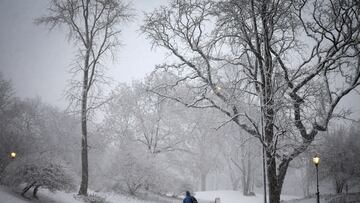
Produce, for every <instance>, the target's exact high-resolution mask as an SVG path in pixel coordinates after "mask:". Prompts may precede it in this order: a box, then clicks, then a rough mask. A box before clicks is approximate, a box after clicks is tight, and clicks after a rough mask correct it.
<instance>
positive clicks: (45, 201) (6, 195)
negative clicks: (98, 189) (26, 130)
mask: <svg viewBox="0 0 360 203" xmlns="http://www.w3.org/2000/svg"><path fill="white" fill-rule="evenodd" d="M28 195H29V196H31V194H30V193H29V194H28ZM74 195H75V193H65V192H55V193H52V192H49V191H48V190H39V192H38V196H39V199H38V200H36V202H37V203H83V202H81V201H79V200H76V199H75V198H74ZM100 196H102V197H105V198H106V201H107V202H109V203H122V202H124V203H125V202H126V203H155V202H149V201H143V200H138V199H134V198H131V197H125V196H122V195H118V194H109V193H104V194H100ZM29 202H32V203H33V202H34V201H30V200H28V199H26V198H24V197H22V196H21V195H19V194H17V193H16V192H14V191H12V190H11V189H9V188H7V187H4V186H1V185H0V203H29Z"/></svg>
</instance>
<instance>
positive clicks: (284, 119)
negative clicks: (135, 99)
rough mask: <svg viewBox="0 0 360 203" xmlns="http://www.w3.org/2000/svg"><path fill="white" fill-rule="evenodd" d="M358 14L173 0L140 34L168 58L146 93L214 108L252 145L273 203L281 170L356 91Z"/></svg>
mask: <svg viewBox="0 0 360 203" xmlns="http://www.w3.org/2000/svg"><path fill="white" fill-rule="evenodd" d="M359 13H360V10H359V5H358V3H357V2H356V1H352V0H344V1H325V0H304V1H301V2H298V1H292V0H278V1H270V0H265V1H262V0H261V1H260V0H224V1H216V2H215V1H211V0H206V1H191V2H189V1H184V0H177V1H172V2H171V3H170V5H169V6H168V7H161V8H159V9H157V10H155V11H154V12H152V13H149V14H148V15H147V16H146V20H145V23H144V25H143V27H142V30H143V32H144V33H145V34H146V35H147V36H148V38H149V39H150V40H152V42H153V44H154V46H157V47H162V48H164V49H166V50H168V51H169V52H170V53H171V54H172V56H173V57H174V60H173V62H172V63H166V64H163V65H159V66H158V67H157V69H156V70H155V72H154V74H153V77H154V80H156V81H159V80H161V81H163V84H160V85H158V83H157V85H154V87H153V88H152V91H153V92H154V93H156V94H159V95H161V96H164V97H166V98H169V99H172V100H175V101H178V102H180V103H182V104H184V105H186V106H188V107H193V108H215V109H217V110H219V111H220V112H222V113H224V114H225V115H227V116H228V117H229V121H233V122H235V123H236V124H237V125H238V126H240V127H241V128H242V129H243V130H245V131H247V132H248V133H250V134H251V135H254V136H255V137H258V138H259V140H260V141H261V143H262V144H263V146H264V147H265V149H266V157H267V159H266V162H267V174H268V186H269V199H270V202H271V203H275V202H276V203H277V202H280V194H281V189H282V185H283V182H284V178H285V175H286V172H287V168H288V166H289V163H290V162H291V161H292V160H293V159H294V158H295V157H296V156H298V155H299V154H301V153H302V152H304V151H305V150H306V149H307V148H308V146H309V145H310V144H311V143H312V141H313V140H314V138H315V136H316V135H317V134H318V132H319V131H326V130H327V127H328V124H329V121H330V119H331V118H333V117H334V116H338V115H341V116H343V115H344V113H346V112H339V111H335V110H336V109H335V108H336V107H337V106H338V104H339V102H340V100H341V99H342V98H343V97H344V96H346V95H347V94H348V93H349V92H351V91H353V90H354V89H355V88H356V87H358V86H359V84H360V82H359V78H360V57H359V56H360V53H359V48H360V47H359V34H360V26H359V21H360V19H359V16H360V15H359ZM179 89H188V95H187V96H186V97H183V95H179V94H177V90H179ZM254 107H255V108H258V109H261V111H260V112H259V114H260V115H261V117H262V118H263V120H264V126H263V131H264V138H262V136H261V135H262V126H260V125H259V123H260V121H259V117H258V116H255V115H254V114H253V113H251V112H253V111H254Z"/></svg>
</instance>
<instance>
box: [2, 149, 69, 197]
mask: <svg viewBox="0 0 360 203" xmlns="http://www.w3.org/2000/svg"><path fill="white" fill-rule="evenodd" d="M74 178H75V175H74V173H73V172H72V170H71V168H70V167H69V166H68V165H67V164H66V163H65V162H64V161H63V160H61V159H58V158H56V157H52V156H50V155H49V154H43V155H41V156H38V157H31V156H26V157H23V158H22V159H15V160H14V161H13V162H12V163H10V164H9V165H8V166H7V167H6V168H5V171H4V173H3V177H2V179H1V182H2V183H3V184H4V185H7V186H10V187H16V186H19V185H21V184H26V185H27V186H29V185H32V186H34V187H42V188H47V189H49V190H50V191H56V190H63V191H71V190H74V189H75V184H74ZM34 195H36V194H34Z"/></svg>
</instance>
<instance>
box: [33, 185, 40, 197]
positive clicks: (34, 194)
mask: <svg viewBox="0 0 360 203" xmlns="http://www.w3.org/2000/svg"><path fill="white" fill-rule="evenodd" d="M39 187H40V185H37V186H35V188H34V191H33V197H34V198H38V196H37V192H38V190H39Z"/></svg>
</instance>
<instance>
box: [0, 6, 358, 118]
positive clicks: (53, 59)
mask: <svg viewBox="0 0 360 203" xmlns="http://www.w3.org/2000/svg"><path fill="white" fill-rule="evenodd" d="M130 1H131V2H132V4H133V8H134V9H135V10H136V14H137V17H136V19H135V20H134V21H133V22H131V23H128V24H127V25H126V26H124V29H123V34H122V37H121V39H122V42H123V44H124V46H122V47H120V48H119V51H118V53H117V54H116V55H115V58H116V61H115V62H110V63H109V67H108V75H110V76H111V77H112V78H113V79H114V81H115V83H118V82H131V81H132V80H134V79H142V78H144V76H146V74H148V73H150V72H151V71H152V70H153V69H154V66H155V64H159V63H162V62H163V61H164V58H165V57H164V52H163V51H161V50H151V45H150V42H149V41H148V40H146V39H145V37H144V36H143V35H140V33H139V32H138V29H139V26H140V25H141V24H142V19H143V14H142V12H143V11H152V10H153V9H154V8H156V7H159V6H160V5H162V4H165V3H166V2H168V0H130ZM47 5H48V0H0V53H1V54H0V72H2V74H3V76H4V77H5V78H6V79H10V80H11V81H12V84H13V86H14V89H15V93H16V95H17V96H19V97H22V98H33V97H36V96H39V97H41V99H42V101H43V102H46V103H49V104H52V105H55V106H58V107H60V108H64V107H65V106H66V105H67V101H66V100H65V99H64V98H63V97H64V91H65V90H66V85H67V81H68V80H69V78H70V76H71V74H70V73H69V67H70V65H71V63H72V59H73V57H72V56H73V55H74V53H75V50H73V49H72V44H71V42H68V41H67V39H66V33H65V32H64V30H63V31H62V30H59V29H57V30H53V31H48V29H47V28H46V27H45V26H37V25H35V24H34V23H33V22H34V19H35V18H36V17H39V16H42V15H44V14H45V13H46V12H47V10H46V9H47ZM341 106H350V107H351V108H352V110H353V111H354V112H355V115H356V116H355V117H357V118H360V96H359V94H356V93H352V94H351V95H350V96H348V97H346V98H345V99H344V100H343V101H342V103H341Z"/></svg>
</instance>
